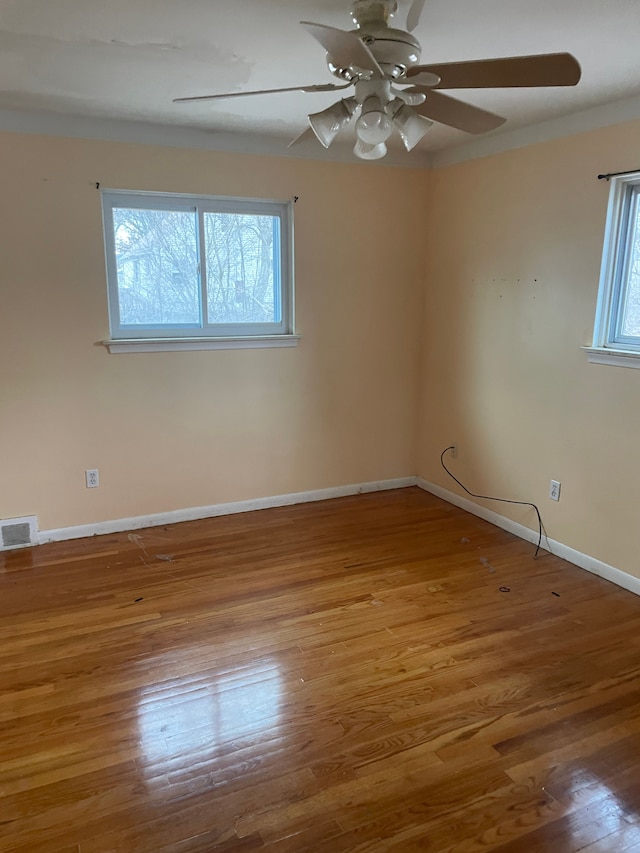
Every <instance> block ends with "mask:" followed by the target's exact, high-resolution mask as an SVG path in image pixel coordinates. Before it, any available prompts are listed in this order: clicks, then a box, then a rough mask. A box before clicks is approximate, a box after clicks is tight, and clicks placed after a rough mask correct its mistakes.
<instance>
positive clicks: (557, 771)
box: [0, 488, 640, 853]
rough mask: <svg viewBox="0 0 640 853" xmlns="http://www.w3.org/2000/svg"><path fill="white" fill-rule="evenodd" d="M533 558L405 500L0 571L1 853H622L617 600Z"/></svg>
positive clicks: (626, 658)
mask: <svg viewBox="0 0 640 853" xmlns="http://www.w3.org/2000/svg"><path fill="white" fill-rule="evenodd" d="M533 550H534V549H533V548H532V547H531V546H530V545H529V544H527V543H524V542H522V541H520V540H518V539H516V538H515V537H513V536H511V535H510V534H507V533H505V532H504V531H501V530H498V529H497V528H495V527H492V526H491V525H490V524H487V523H485V522H483V521H481V520H480V519H477V518H475V517H472V516H469V515H467V514H465V513H464V512H462V511H461V510H458V509H456V508H455V507H452V506H450V505H447V504H445V503H443V502H442V501H440V500H438V499H437V498H435V497H433V496H431V495H428V494H426V493H424V492H422V491H420V490H418V489H415V488H409V489H403V490H399V491H396V492H386V493H380V494H370V495H359V496H355V497H350V498H340V499H337V500H334V501H326V502H323V503H319V504H308V505H300V506H294V507H280V508H275V509H272V510H264V511H260V512H255V513H247V514H244V515H241V516H226V517H222V518H215V519H205V520H200V521H196V522H190V523H187V524H175V525H167V526H166V527H164V528H154V529H151V530H142V531H135V533H132V534H127V533H122V534H110V535H108V536H104V537H97V538H93V539H88V540H78V541H75V542H61V543H51V544H49V545H45V546H41V547H39V548H34V549H26V550H24V551H20V552H6V553H2V554H0V640H1V642H0V742H2V750H1V751H0V849H2V850H3V853H110V851H114V853H115V851H117V853H205V851H206V853H210V851H218V850H219V851H225V850H228V851H235V853H240V851H250V850H265V851H270V853H294V851H295V853H303V851H314V853H321V851H326V853H340V851H350V853H353V851H356V853H357V852H358V851H359V853H381V851H388V853H392V851H393V853H396V851H397V853H408V851H413V850H424V849H430V850H433V851H438V853H491V851H501V853H516V851H517V852H518V853H520V851H523V852H524V853H536V851H541V853H542V851H544V853H548V852H549V851H553V853H574V851H577V850H583V851H586V853H604V851H607V853H612V851H614V850H615V851H616V853H618V851H620V853H627V851H632V850H640V782H638V780H637V779H636V775H637V766H638V765H639V764H640V723H639V722H638V721H639V720H640V601H639V600H638V598H636V597H635V596H633V595H632V594H630V593H628V592H626V591H624V590H621V589H619V588H617V587H615V586H613V585H612V584H609V583H607V582H606V581H603V580H602V579H600V578H597V577H595V576H593V575H589V574H588V573H585V572H582V571H580V570H579V569H577V568H576V567H574V566H570V565H568V564H567V563H565V562H563V561H562V560H560V559H558V558H556V557H553V556H550V555H545V556H543V557H541V558H540V559H538V560H533V558H532V554H533ZM505 585H506V586H509V587H510V589H511V592H510V593H502V592H500V587H501V586H505ZM554 592H555V593H557V595H554V594H553V593H554Z"/></svg>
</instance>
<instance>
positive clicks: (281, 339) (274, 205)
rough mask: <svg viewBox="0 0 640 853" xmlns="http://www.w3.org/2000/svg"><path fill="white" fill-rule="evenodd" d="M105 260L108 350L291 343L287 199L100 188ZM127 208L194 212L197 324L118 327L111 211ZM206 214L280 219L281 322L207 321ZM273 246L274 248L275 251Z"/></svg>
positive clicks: (290, 230)
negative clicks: (197, 279)
mask: <svg viewBox="0 0 640 853" xmlns="http://www.w3.org/2000/svg"><path fill="white" fill-rule="evenodd" d="M101 196H102V214H103V229H104V245H105V258H106V276H107V294H108V305H109V326H110V333H111V337H110V338H109V339H108V340H106V341H103V343H104V344H105V346H107V347H108V349H109V350H110V352H154V351H158V350H182V349H187V350H193V349H237V348H254V347H270V346H295V345H296V344H297V341H298V336H297V335H295V333H294V300H293V210H292V204H291V202H279V201H267V200H264V199H245V198H228V197H221V196H204V195H184V194H179V193H156V192H132V191H129V190H111V189H105V190H102V191H101ZM117 207H132V208H140V209H147V210H149V209H151V210H172V211H186V212H191V213H195V214H196V217H197V229H198V233H197V251H198V261H199V263H198V277H199V284H200V293H201V312H202V316H201V322H200V324H199V325H196V324H180V325H174V326H171V325H168V324H167V325H163V326H161V327H158V326H151V325H149V326H142V325H136V326H135V327H134V326H123V325H122V324H121V322H120V306H119V293H118V274H117V259H116V251H115V235H114V228H113V209H114V208H117ZM205 213H241V214H249V215H257V216H272V217H275V218H277V219H278V220H279V223H280V228H279V231H280V246H279V252H277V254H276V256H275V257H274V264H277V268H278V273H279V280H280V281H279V285H280V286H279V288H278V289H277V291H276V298H277V299H279V303H280V313H281V320H280V322H276V323H237V324H232V323H207V322H206V320H205V317H206V304H207V303H206V296H207V294H206V281H207V269H206V256H205V253H204V251H202V250H201V247H203V246H204V238H205V235H204V214H205ZM276 251H277V247H274V252H276Z"/></svg>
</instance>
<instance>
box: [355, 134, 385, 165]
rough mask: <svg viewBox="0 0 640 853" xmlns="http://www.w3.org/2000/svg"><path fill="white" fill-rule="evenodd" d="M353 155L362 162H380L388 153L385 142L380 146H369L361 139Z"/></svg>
mask: <svg viewBox="0 0 640 853" xmlns="http://www.w3.org/2000/svg"><path fill="white" fill-rule="evenodd" d="M353 153H354V154H355V155H356V157H359V158H360V159H361V160H380V159H382V157H384V156H385V154H386V153H387V146H386V145H385V144H384V142H380V143H379V144H378V145H369V143H367V142H363V141H362V140H361V139H359V140H358V141H357V142H356V144H355V146H354V148H353Z"/></svg>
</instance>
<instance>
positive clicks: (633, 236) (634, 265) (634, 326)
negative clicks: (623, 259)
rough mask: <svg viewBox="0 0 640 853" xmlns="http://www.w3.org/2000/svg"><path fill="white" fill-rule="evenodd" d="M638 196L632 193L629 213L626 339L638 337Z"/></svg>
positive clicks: (639, 236)
mask: <svg viewBox="0 0 640 853" xmlns="http://www.w3.org/2000/svg"><path fill="white" fill-rule="evenodd" d="M639 213H640V195H639V194H638V193H634V195H633V203H632V207H631V211H630V220H629V222H630V228H629V234H628V240H629V241H630V242H629V266H628V268H627V269H628V273H627V287H626V291H625V300H624V313H623V316H622V324H621V332H622V334H623V335H624V336H626V337H640V216H639Z"/></svg>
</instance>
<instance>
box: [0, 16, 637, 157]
mask: <svg viewBox="0 0 640 853" xmlns="http://www.w3.org/2000/svg"><path fill="white" fill-rule="evenodd" d="M399 5H400V10H399V12H398V15H397V16H396V18H395V21H394V23H395V26H397V27H400V28H404V22H405V19H406V14H407V10H408V7H409V5H410V0H399ZM348 8H349V3H348V0H224V2H223V0H179V1H178V0H0V81H1V83H0V86H1V89H0V111H8V110H9V111H19V112H22V111H27V112H30V113H34V112H37V113H40V114H42V113H45V114H52V113H53V114H58V116H59V115H60V114H62V115H65V116H84V117H92V118H94V119H119V120H126V121H128V122H144V123H152V124H154V125H158V124H160V125H169V126H172V127H173V128H174V129H175V128H177V127H181V128H189V129H198V130H199V131H206V132H207V133H213V135H214V136H220V135H223V136H224V138H225V139H227V140H233V139H234V138H237V139H239V138H240V136H238V134H241V135H242V138H243V139H245V140H247V139H251V140H252V145H253V148H254V149H255V150H257V149H258V148H259V146H260V145H261V144H264V145H265V146H267V147H268V148H269V150H271V151H274V150H279V148H280V147H281V148H282V151H283V153H284V152H285V151H286V145H287V142H288V141H289V140H290V139H292V138H293V137H294V136H296V135H297V134H299V133H300V132H301V131H302V130H303V129H304V128H305V127H306V114H307V113H309V112H315V111H317V110H321V109H323V108H324V107H325V106H328V105H329V104H330V103H332V102H333V101H335V100H336V99H337V95H336V94H331V93H329V94H304V93H293V94H277V95H269V96H260V97H251V98H238V99H233V100H229V101H222V102H215V103H213V102H209V103H200V104H173V103H172V99H173V98H175V97H180V96H188V95H202V94H211V93H215V92H226V91H239V90H243V89H264V88H278V87H285V86H296V85H306V84H310V83H324V82H331V81H334V82H336V81H335V80H334V78H332V77H331V75H330V74H329V72H328V71H327V68H326V65H325V62H324V52H323V50H322V48H321V47H320V45H319V44H318V43H317V42H315V41H314V40H313V39H312V38H311V37H310V36H309V35H308V34H307V33H306V32H305V31H304V30H303V29H302V28H301V27H300V26H299V23H298V22H299V21H301V20H311V21H316V22H318V23H323V24H328V25H331V26H335V27H339V28H341V29H351V28H352V26H353V25H352V23H351V20H350V17H349V14H348ZM414 35H416V36H417V37H418V39H419V40H420V42H421V44H422V62H423V63H430V62H450V61H456V60H465V59H477V58H478V59H479V58H489V57H499V56H514V55H519V54H530V53H547V52H556V51H569V52H571V53H573V54H574V55H575V56H576V57H577V59H578V60H579V62H580V63H581V65H582V69H583V76H582V80H581V82H580V83H579V84H578V86H577V87H575V88H567V89H524V90H523V89H520V90H507V89H503V90H473V91H468V92H456V93H452V94H454V95H455V97H458V98H460V99H462V100H467V101H469V102H471V103H474V104H477V105H478V106H481V107H484V108H486V109H489V110H491V111H494V112H497V113H500V114H502V115H504V116H505V117H506V118H507V123H506V125H504V126H503V127H502V128H500V129H499V130H498V131H495V132H494V134H493V135H496V134H501V133H502V134H504V133H507V132H509V131H513V130H515V129H517V128H522V127H526V126H529V125H535V124H537V123H539V122H542V121H546V120H549V119H555V118H557V117H559V116H563V115H568V114H572V113H576V112H580V111H583V110H587V109H590V108H593V107H596V106H599V105H604V104H610V103H611V102H613V101H621V100H624V99H629V98H634V97H637V96H640V49H639V46H638V43H639V38H640V0H427V3H426V6H425V10H424V13H423V16H422V20H421V23H420V25H419V27H418V29H417V30H416V31H415V33H414ZM221 138H222V137H221ZM469 139H470V137H469V136H468V135H467V134H464V133H462V132H460V131H455V130H451V129H448V128H445V127H443V126H441V125H436V126H434V127H433V128H432V130H431V131H430V132H429V133H428V134H427V136H426V137H425V139H424V140H423V142H422V143H421V144H420V146H419V150H417V151H416V152H413V154H411V155H404V157H405V158H418V160H419V159H420V157H421V156H422V157H423V158H424V156H425V155H432V154H433V153H434V152H441V151H443V150H444V149H450V148H452V147H455V146H459V145H461V144H462V143H465V142H467V141H468V140H469ZM306 147H307V146H300V148H306ZM308 147H310V148H311V149H313V151H312V154H313V155H314V156H315V155H317V156H324V155H325V152H324V149H322V148H321V147H320V146H319V145H317V146H316V145H315V143H314V142H313V141H312V142H311V143H309V146H308ZM265 150H266V149H265ZM302 153H303V154H304V152H302ZM409 162H411V160H409Z"/></svg>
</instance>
